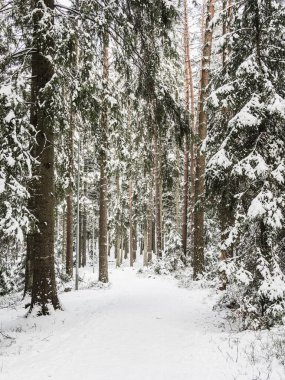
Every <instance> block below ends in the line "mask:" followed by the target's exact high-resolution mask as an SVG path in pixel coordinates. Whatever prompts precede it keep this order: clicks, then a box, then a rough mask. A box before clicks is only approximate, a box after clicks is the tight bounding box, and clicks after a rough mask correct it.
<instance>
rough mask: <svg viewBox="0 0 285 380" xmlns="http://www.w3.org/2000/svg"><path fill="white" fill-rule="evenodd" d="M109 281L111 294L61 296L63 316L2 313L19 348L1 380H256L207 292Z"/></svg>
mask: <svg viewBox="0 0 285 380" xmlns="http://www.w3.org/2000/svg"><path fill="white" fill-rule="evenodd" d="M111 279H112V287H111V288H109V289H99V290H98V289H89V290H81V291H79V292H70V293H64V294H62V295H61V300H62V303H63V305H64V308H65V311H63V312H56V313H55V314H54V315H52V316H49V317H45V318H29V319H25V318H23V317H22V315H23V310H20V311H19V310H18V311H17V310H12V311H9V312H7V311H6V313H5V312H3V311H1V313H0V319H1V325H2V331H5V332H6V333H7V334H10V335H12V336H14V337H16V342H15V343H13V344H12V345H11V346H10V347H6V348H5V349H4V353H2V356H0V379H1V380H48V379H53V380H75V379H79V380H91V379H92V380H114V379H117V380H152V379H155V380H182V379H183V380H186V379H187V380H208V379H209V380H223V379H225V380H231V379H246V380H251V379H255V378H256V379H259V377H253V374H251V375H250V373H251V371H252V369H251V368H250V367H247V369H246V370H245V368H244V366H243V360H240V358H239V357H240V355H241V354H240V353H239V345H237V344H234V342H235V338H234V335H233V338H231V335H229V331H223V329H222V328H221V323H222V322H223V320H222V318H221V317H219V316H218V314H216V313H215V312H213V311H212V302H213V301H211V299H210V297H209V294H208V293H209V291H208V290H204V289H203V290H201V289H197V290H187V289H181V288H178V287H177V284H176V282H175V281H174V280H169V279H153V278H145V277H139V276H137V274H136V271H135V270H131V269H125V270H115V269H113V270H112V273H111ZM17 315H18V317H17ZM260 379H261V377H260ZM270 379H282V377H279V375H278V374H277V373H276V377H275V376H274V377H270ZM283 379H284V378H283Z"/></svg>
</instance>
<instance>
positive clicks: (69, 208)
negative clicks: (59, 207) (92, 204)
mask: <svg viewBox="0 0 285 380" xmlns="http://www.w3.org/2000/svg"><path fill="white" fill-rule="evenodd" d="M66 274H68V276H70V277H72V275H73V192H72V191H69V193H68V195H67V197H66Z"/></svg>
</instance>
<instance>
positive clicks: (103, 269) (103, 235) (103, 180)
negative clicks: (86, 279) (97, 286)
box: [99, 31, 109, 283]
mask: <svg viewBox="0 0 285 380" xmlns="http://www.w3.org/2000/svg"><path fill="white" fill-rule="evenodd" d="M108 45H109V37H108V32H107V31H105V33H104V36H103V80H104V84H105V86H107V83H108V79H109V48H108ZM101 129H102V131H101V134H102V140H101V141H102V142H101V144H102V147H101V150H100V159H99V163H100V205H99V281H101V282H105V283H106V282H108V281H109V278H108V252H107V235H108V225H107V223H108V220H107V218H108V211H107V202H108V197H107V176H106V166H107V157H106V153H107V135H108V104H107V99H106V98H104V100H103V105H102V116H101Z"/></svg>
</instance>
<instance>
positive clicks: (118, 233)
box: [116, 173, 121, 267]
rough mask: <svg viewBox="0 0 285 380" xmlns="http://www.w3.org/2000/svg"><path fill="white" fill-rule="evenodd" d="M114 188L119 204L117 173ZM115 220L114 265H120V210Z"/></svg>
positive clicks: (118, 177) (119, 194)
mask: <svg viewBox="0 0 285 380" xmlns="http://www.w3.org/2000/svg"><path fill="white" fill-rule="evenodd" d="M116 188H117V198H118V203H119V204H120V201H121V189H120V176H119V173H117V174H116ZM117 219H119V220H116V223H117V224H116V254H117V256H116V267H119V266H120V265H121V249H120V247H121V233H120V232H121V231H120V225H121V210H120V211H119V213H118V214H117Z"/></svg>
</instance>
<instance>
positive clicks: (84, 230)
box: [82, 184, 87, 267]
mask: <svg viewBox="0 0 285 380" xmlns="http://www.w3.org/2000/svg"><path fill="white" fill-rule="evenodd" d="M85 186H86V184H85ZM82 214H83V215H82V217H83V219H82V266H83V267H85V266H86V261H87V260H86V257H87V210H86V206H85V205H84V206H83V213H82Z"/></svg>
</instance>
